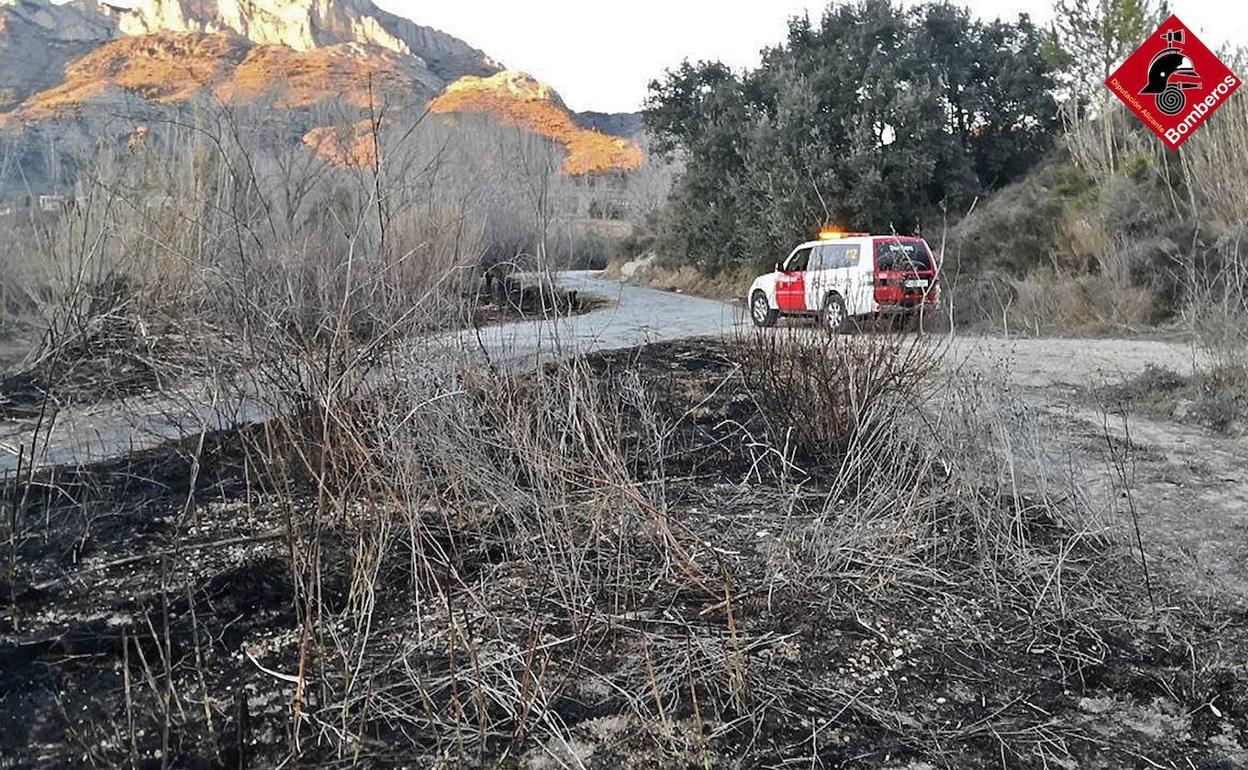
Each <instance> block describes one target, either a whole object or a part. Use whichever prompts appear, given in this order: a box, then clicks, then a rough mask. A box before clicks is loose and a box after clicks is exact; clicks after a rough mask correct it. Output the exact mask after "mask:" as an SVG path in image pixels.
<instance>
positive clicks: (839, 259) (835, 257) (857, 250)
mask: <svg viewBox="0 0 1248 770" xmlns="http://www.w3.org/2000/svg"><path fill="white" fill-rule="evenodd" d="M821 248H822V251H823V267H824V269H832V268H837V267H854V266H855V265H857V264H858V256H859V254H861V253H862V247H860V246H859V245H858V244H856V243H829V244H827V245H825V246H823V247H821Z"/></svg>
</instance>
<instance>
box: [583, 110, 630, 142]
mask: <svg viewBox="0 0 1248 770" xmlns="http://www.w3.org/2000/svg"><path fill="white" fill-rule="evenodd" d="M576 122H577V123H580V124H581V125H582V126H585V127H586V128H592V129H594V130H595V131H601V132H602V133H604V134H610V135H612V136H624V137H629V138H631V137H635V136H640V135H641V134H642V133H643V132H645V130H646V125H645V122H644V121H643V120H642V117H641V113H640V112H592V111H591V112H578V113H576Z"/></svg>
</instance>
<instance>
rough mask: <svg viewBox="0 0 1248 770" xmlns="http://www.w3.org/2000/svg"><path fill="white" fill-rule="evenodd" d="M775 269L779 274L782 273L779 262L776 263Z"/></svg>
mask: <svg viewBox="0 0 1248 770" xmlns="http://www.w3.org/2000/svg"><path fill="white" fill-rule="evenodd" d="M773 269H774V270H775V271H776V272H777V273H778V272H780V263H779V262H777V263H776V265H775V267H774V268H773Z"/></svg>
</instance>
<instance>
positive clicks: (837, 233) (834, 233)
mask: <svg viewBox="0 0 1248 770" xmlns="http://www.w3.org/2000/svg"><path fill="white" fill-rule="evenodd" d="M868 235H870V233H847V232H845V231H843V230H833V229H830V228H824V229H822V230H820V231H819V240H821V241H839V240H840V239H842V238H863V237H866V236H868Z"/></svg>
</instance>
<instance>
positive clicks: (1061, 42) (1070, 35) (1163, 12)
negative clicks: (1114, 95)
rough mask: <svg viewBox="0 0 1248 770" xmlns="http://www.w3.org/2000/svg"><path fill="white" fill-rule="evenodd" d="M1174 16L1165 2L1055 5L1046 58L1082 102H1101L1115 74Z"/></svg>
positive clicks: (1085, 0)
mask: <svg viewBox="0 0 1248 770" xmlns="http://www.w3.org/2000/svg"><path fill="white" fill-rule="evenodd" d="M1169 13H1170V11H1169V8H1168V6H1167V4H1166V3H1165V2H1164V0H1056V3H1055V4H1054V6H1053V25H1052V27H1051V29H1050V30H1049V34H1048V37H1047V39H1046V41H1045V46H1044V55H1045V57H1046V58H1047V59H1048V61H1049V64H1050V65H1051V66H1053V67H1054V68H1055V69H1056V70H1057V71H1058V72H1059V74H1060V79H1061V82H1062V85H1063V86H1065V87H1067V88H1068V89H1069V90H1070V95H1071V96H1072V97H1073V98H1075V99H1076V101H1077V102H1079V103H1080V104H1083V105H1088V104H1095V103H1098V102H1100V101H1101V97H1102V92H1103V91H1104V83H1105V81H1106V80H1107V79H1108V78H1109V75H1110V73H1111V72H1113V71H1114V68H1115V67H1117V66H1118V65H1119V64H1121V63H1122V62H1123V61H1125V60H1126V58H1127V56H1129V55H1130V54H1131V52H1132V51H1134V50H1135V49H1136V48H1137V47H1138V46H1139V45H1140V43H1142V42H1144V38H1145V36H1146V35H1148V34H1149V33H1150V32H1152V31H1153V30H1154V29H1156V28H1157V25H1159V24H1161V22H1162V21H1163V20H1164V19H1165V18H1166V17H1167V16H1168V15H1169Z"/></svg>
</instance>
